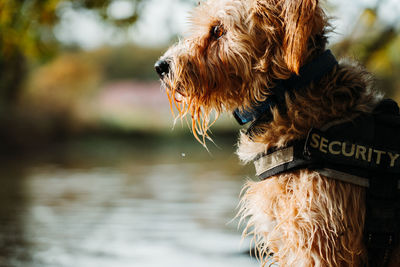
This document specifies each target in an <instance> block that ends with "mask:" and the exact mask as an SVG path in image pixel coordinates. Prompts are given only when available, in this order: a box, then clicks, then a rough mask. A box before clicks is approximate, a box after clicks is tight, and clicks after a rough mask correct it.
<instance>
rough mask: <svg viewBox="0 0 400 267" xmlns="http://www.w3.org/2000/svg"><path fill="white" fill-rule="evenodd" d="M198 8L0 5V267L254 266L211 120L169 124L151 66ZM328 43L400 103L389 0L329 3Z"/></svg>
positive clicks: (240, 169) (4, 1)
mask: <svg viewBox="0 0 400 267" xmlns="http://www.w3.org/2000/svg"><path fill="white" fill-rule="evenodd" d="M196 3H197V1H192V0H162V1H161V0H19V1H16V0H0V266H45V267H47V266H49V267H50V266H83V267H86V266H96V267H98V266H116V267H119V266H140V267H142V266H144V267H146V266H160V265H162V266H165V267H168V266H195V267H196V266H208V267H209V266H215V267H224V266H229V267H232V266H257V262H256V260H254V259H252V258H250V257H249V256H248V253H247V251H248V243H249V242H248V240H244V242H243V243H242V245H240V240H241V238H240V229H239V230H237V220H233V221H231V220H232V219H233V218H234V216H235V212H236V211H235V207H236V205H237V203H238V196H239V192H240V189H241V186H242V184H243V183H244V181H245V180H246V179H248V178H250V179H252V178H253V169H252V167H251V166H250V167H246V166H241V165H240V164H239V162H238V160H237V159H236V157H235V155H234V154H233V152H234V150H235V142H236V138H237V131H238V129H239V127H238V126H237V125H236V123H235V122H234V120H233V119H232V118H231V116H229V115H227V116H223V117H222V118H221V119H220V120H219V121H218V123H217V124H216V125H215V127H213V131H212V135H213V138H214V141H215V143H216V145H214V144H212V143H210V144H209V145H208V147H209V150H210V152H207V151H206V150H205V149H204V148H203V147H202V146H201V145H200V144H199V143H198V142H197V141H195V139H194V138H193V136H192V135H191V133H190V131H189V129H188V127H187V126H186V123H185V122H184V123H182V124H180V123H178V124H177V125H176V126H175V127H173V117H172V115H171V113H170V108H169V104H168V100H167V97H166V96H165V94H164V93H163V92H162V90H161V89H160V84H159V82H158V81H157V76H156V74H155V73H154V71H153V65H154V62H155V61H156V60H157V58H158V57H159V56H160V55H162V54H163V52H164V51H165V50H166V49H167V47H168V46H169V45H170V44H171V43H173V42H175V41H176V40H177V39H178V37H179V36H184V35H185V34H186V33H187V31H188V29H189V26H190V25H189V24H188V23H187V18H188V16H189V12H190V10H191V9H192V8H193V6H195V5H196ZM324 4H325V7H326V9H327V10H328V14H329V15H330V16H332V25H333V26H334V29H335V31H334V32H333V33H331V39H330V40H331V42H330V47H331V49H332V50H333V51H334V53H335V54H336V55H337V56H338V57H339V58H340V57H344V56H347V57H351V58H354V59H356V60H358V61H360V62H361V63H363V64H364V65H365V66H367V68H368V69H369V70H370V71H371V72H373V73H374V74H375V75H376V84H377V86H378V87H379V88H380V89H381V90H382V91H383V92H385V94H386V95H387V96H388V97H393V98H394V99H396V100H397V101H400V16H399V14H400V4H399V2H398V0H354V1H348V0H336V1H333V0H330V1H327V2H325V3H324Z"/></svg>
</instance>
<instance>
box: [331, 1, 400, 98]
mask: <svg viewBox="0 0 400 267" xmlns="http://www.w3.org/2000/svg"><path fill="white" fill-rule="evenodd" d="M378 3H380V2H378ZM377 10H378V7H376V8H374V9H371V8H367V9H365V10H364V12H363V13H362V15H361V16H360V19H359V20H358V23H357V24H356V26H355V28H354V29H353V32H352V33H351V34H350V35H349V36H347V37H346V38H344V39H343V40H342V41H341V42H339V43H337V44H335V45H334V46H333V49H334V51H335V53H336V54H337V55H338V56H339V57H343V56H346V57H351V58H356V59H357V60H359V61H360V62H361V63H362V64H363V65H364V66H366V67H367V69H368V70H369V71H371V72H372V73H373V74H375V76H376V82H377V87H378V88H379V89H380V90H382V91H384V92H385V93H386V95H387V96H388V97H395V98H396V99H397V100H400V92H399V91H400V75H399V74H400V56H399V55H400V29H399V25H391V24H386V23H384V22H382V21H381V20H380V18H379V17H378V15H377Z"/></svg>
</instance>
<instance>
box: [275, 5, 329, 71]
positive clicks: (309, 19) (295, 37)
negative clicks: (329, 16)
mask: <svg viewBox="0 0 400 267" xmlns="http://www.w3.org/2000/svg"><path fill="white" fill-rule="evenodd" d="M318 2H319V1H318V0H282V1H281V4H282V6H281V8H282V9H281V18H282V19H283V22H284V25H283V26H284V39H283V49H284V60H285V62H286V64H287V66H288V68H289V70H290V71H292V72H294V73H296V74H298V73H299V69H300V67H301V66H302V65H303V63H304V62H303V61H304V60H305V57H306V56H307V52H308V51H307V49H308V47H307V46H308V41H309V39H310V37H311V35H312V34H315V33H316V32H317V31H322V30H323V13H322V10H321V8H320V7H319V5H318Z"/></svg>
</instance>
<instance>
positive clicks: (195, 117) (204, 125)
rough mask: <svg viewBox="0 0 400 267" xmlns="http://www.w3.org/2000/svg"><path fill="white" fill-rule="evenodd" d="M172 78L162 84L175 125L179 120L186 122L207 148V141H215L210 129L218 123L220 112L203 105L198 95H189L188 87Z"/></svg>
mask: <svg viewBox="0 0 400 267" xmlns="http://www.w3.org/2000/svg"><path fill="white" fill-rule="evenodd" d="M171 76H172V75H171V74H169V75H168V77H166V78H165V79H164V80H163V81H162V83H163V87H164V89H165V92H166V94H167V96H168V100H169V104H170V109H171V113H172V115H173V117H174V125H175V124H176V123H177V122H178V121H179V120H180V121H181V123H183V121H185V122H186V123H187V124H188V126H189V128H191V131H192V133H193V136H194V137H195V138H196V140H197V141H199V142H200V143H201V144H202V145H203V146H204V147H205V148H207V146H206V140H209V141H211V142H212V141H213V140H212V138H211V137H210V135H209V130H210V127H211V126H212V125H213V124H214V123H215V122H216V121H217V119H218V117H219V114H220V112H219V111H218V110H215V109H213V108H212V107H209V106H207V105H204V104H203V103H201V101H200V99H199V98H198V97H197V96H196V95H192V94H188V93H187V92H189V90H188V89H187V87H186V86H184V85H183V84H182V83H181V82H179V81H178V80H176V79H173V77H171ZM185 87H186V88H185ZM176 111H177V112H176ZM187 115H189V116H190V119H188V116H187ZM212 115H213V116H212Z"/></svg>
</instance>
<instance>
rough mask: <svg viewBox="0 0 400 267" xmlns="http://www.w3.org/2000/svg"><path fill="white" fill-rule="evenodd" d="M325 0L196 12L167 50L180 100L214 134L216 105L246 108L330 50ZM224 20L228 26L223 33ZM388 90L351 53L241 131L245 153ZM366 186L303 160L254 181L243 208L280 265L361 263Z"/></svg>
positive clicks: (342, 114) (171, 86)
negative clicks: (267, 117) (217, 32)
mask: <svg viewBox="0 0 400 267" xmlns="http://www.w3.org/2000/svg"><path fill="white" fill-rule="evenodd" d="M318 2H319V1H317V0H248V1H244V0H209V1H206V2H202V3H201V4H200V5H199V6H198V7H197V8H196V10H195V11H194V12H193V15H192V19H191V20H192V25H193V27H192V34H191V35H190V36H189V37H188V38H186V39H185V40H182V41H180V42H179V43H178V44H176V45H175V46H173V47H171V48H170V49H169V50H168V51H167V52H166V54H165V55H164V56H163V58H164V59H166V60H168V62H169V63H170V73H169V74H168V75H167V76H166V77H164V79H163V84H164V85H165V88H166V91H167V93H168V96H169V98H170V101H171V105H172V106H173V105H175V106H176V107H177V109H178V112H179V114H178V117H179V116H180V117H183V116H185V115H186V114H189V115H190V116H191V120H192V128H193V133H194V134H195V136H196V137H197V136H198V135H202V136H203V138H202V139H200V138H198V137H197V138H198V139H199V140H200V141H201V142H202V143H204V142H205V138H207V129H208V128H209V125H210V122H211V121H212V120H210V113H211V112H212V110H215V111H217V113H220V112H223V111H229V112H231V111H232V110H234V109H235V108H246V107H248V106H250V105H251V103H254V101H256V100H258V101H262V100H264V99H266V98H267V97H268V95H269V90H268V88H271V87H272V86H274V81H275V80H277V79H287V78H288V77H290V75H292V74H293V73H298V71H299V68H300V67H301V66H302V65H304V64H306V63H307V62H309V61H310V60H312V59H313V58H314V57H315V56H317V55H318V54H319V53H321V52H322V51H324V50H325V45H326V32H327V31H328V30H329V23H328V19H327V17H326V15H325V13H324V11H323V10H322V9H321V7H320V5H319V3H318ZM215 26H221V27H223V29H224V35H223V36H222V37H221V38H219V39H217V38H215V36H213V34H212V29H213V27H215ZM380 99H381V95H380V94H378V93H377V92H376V91H375V90H374V89H373V82H372V79H371V76H370V74H369V73H368V72H367V71H365V70H364V69H363V68H362V67H360V66H358V65H357V64H355V63H352V62H349V61H346V60H341V61H340V64H339V65H338V66H337V67H335V68H334V69H333V70H332V71H331V73H329V74H327V75H326V76H325V77H324V78H323V79H322V80H321V81H319V82H318V83H312V84H311V85H309V86H308V87H307V88H305V89H304V90H301V93H298V94H297V95H296V97H295V98H294V100H292V99H290V98H287V106H288V112H287V114H280V113H279V112H278V111H277V110H273V120H272V121H271V122H270V123H264V124H259V125H257V126H256V127H255V128H254V131H253V133H252V136H251V137H250V136H248V135H246V134H245V133H244V132H242V133H241V137H240V140H239V144H238V151H237V154H238V155H239V157H240V159H241V160H242V161H243V162H244V163H248V162H250V161H252V159H254V157H256V156H257V155H258V154H259V153H262V152H265V151H266V150H267V149H268V148H269V147H282V146H285V145H286V144H287V143H288V142H290V141H292V140H295V139H300V138H304V137H305V136H306V134H307V133H308V131H309V130H310V128H312V127H321V126H323V125H324V124H325V123H327V122H329V121H332V120H335V119H345V118H352V117H354V116H355V115H356V114H359V113H361V112H370V111H371V110H372V109H373V108H374V107H375V105H376V104H377V102H378V101H379V100H380ZM364 194H365V190H364V189H363V188H361V187H358V186H354V185H351V184H347V183H343V182H340V181H337V180H333V179H328V178H325V177H322V176H320V175H319V174H318V173H316V172H312V171H308V170H300V171H296V172H291V173H285V174H283V175H277V176H274V177H272V178H270V179H267V180H265V181H261V182H253V181H249V182H247V184H246V186H245V189H244V191H243V194H242V199H241V202H240V212H239V216H240V217H241V218H242V220H241V221H242V222H243V223H245V224H246V225H247V226H246V227H245V231H244V234H245V235H253V236H254V241H255V244H256V247H257V249H258V251H259V255H258V256H259V259H260V260H261V263H262V264H265V263H266V262H267V258H268V255H273V256H272V258H273V260H274V261H276V262H278V263H279V265H280V266H361V264H362V262H364V261H365V259H366V256H367V255H366V252H365V248H364V246H363V243H362V233H363V225H364V213H365V204H364V202H365V201H364Z"/></svg>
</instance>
